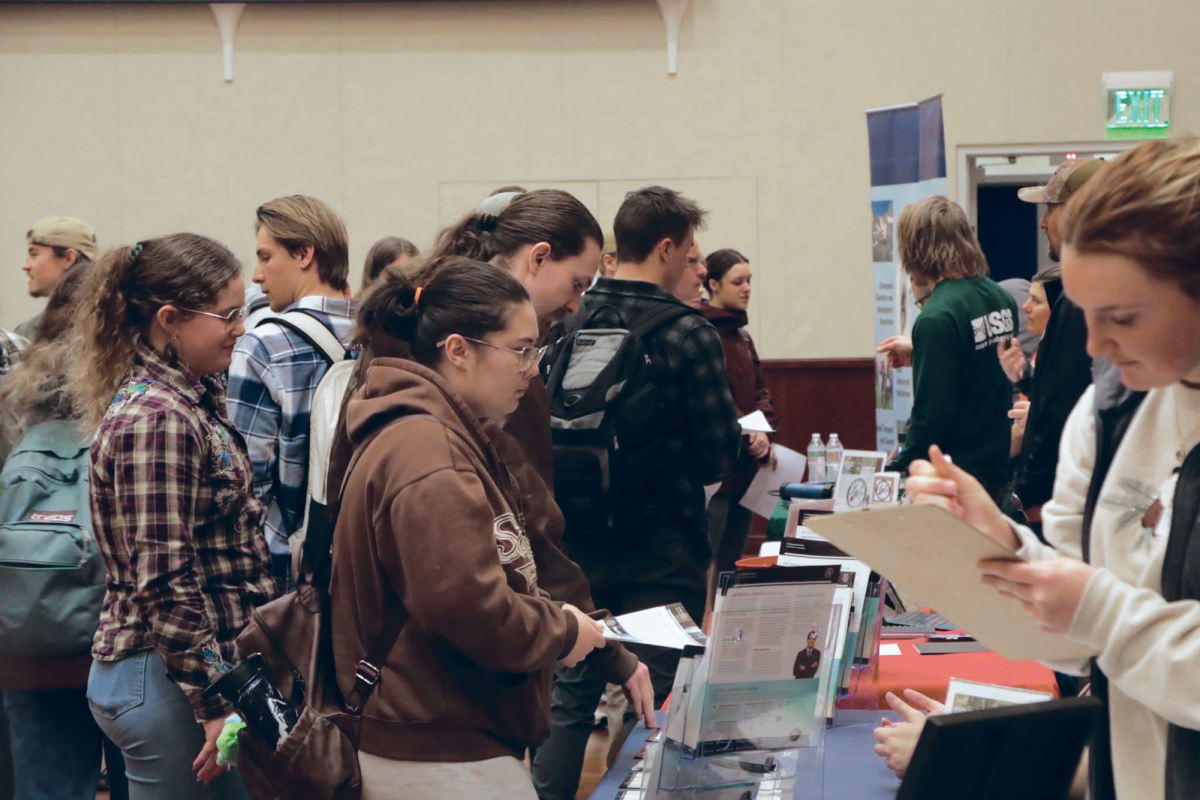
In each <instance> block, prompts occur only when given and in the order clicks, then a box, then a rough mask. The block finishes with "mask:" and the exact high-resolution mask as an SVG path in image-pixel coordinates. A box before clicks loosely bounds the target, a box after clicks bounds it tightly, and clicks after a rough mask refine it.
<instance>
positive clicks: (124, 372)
mask: <svg viewBox="0 0 1200 800" xmlns="http://www.w3.org/2000/svg"><path fill="white" fill-rule="evenodd" d="M241 271H242V265H241V264H240V263H239V262H238V260H237V258H236V257H235V256H234V255H233V253H232V252H230V251H229V248H227V247H225V245H223V244H221V243H220V242H218V241H216V240H215V239H210V238H208V237H207V236H200V235H199V234H195V233H174V234H171V235H169V236H160V237H158V238H157V239H148V240H146V241H144V242H139V243H138V244H136V245H133V246H132V247H130V246H123V247H115V248H112V249H110V250H109V251H108V252H106V253H105V254H104V256H103V257H102V258H101V259H100V261H99V263H98V264H96V266H95V267H94V268H93V269H92V270H91V274H89V275H88V277H87V281H86V284H85V286H84V287H83V288H82V292H83V301H82V302H81V303H80V307H79V312H78V313H79V316H78V318H77V320H76V326H75V328H76V331H75V347H76V352H77V353H78V360H77V362H76V364H75V367H74V369H73V370H72V375H71V378H72V383H73V384H74V388H75V392H76V394H77V395H78V401H79V404H80V410H81V411H82V412H83V414H84V416H85V418H86V420H87V422H88V424H89V425H91V426H97V425H99V424H100V420H101V419H102V418H103V417H104V412H105V411H106V410H107V408H108V406H109V404H110V403H111V402H112V398H113V397H114V396H115V395H116V393H117V391H118V390H119V389H120V388H121V385H122V384H123V383H124V382H125V381H126V380H127V379H128V378H129V372H130V370H131V369H132V367H133V359H134V353H135V351H136V349H137V344H138V340H139V339H140V338H141V337H143V336H145V335H146V334H147V332H148V331H149V330H150V326H151V324H152V323H153V321H154V316H155V315H156V314H157V313H158V311H159V309H161V308H162V307H163V306H167V305H172V306H176V307H178V308H181V309H187V308H205V307H207V306H210V305H212V304H213V303H215V302H216V301H217V298H218V296H219V295H220V294H221V292H222V291H223V290H224V289H225V287H226V286H228V285H229V282H230V281H231V280H233V279H234V278H235V277H237V276H238V275H239V274H241Z"/></svg>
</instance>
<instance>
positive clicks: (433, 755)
mask: <svg viewBox="0 0 1200 800" xmlns="http://www.w3.org/2000/svg"><path fill="white" fill-rule="evenodd" d="M359 327H360V329H361V330H360V334H365V335H367V336H369V337H371V338H374V337H378V336H387V337H389V338H390V339H392V340H394V341H396V342H399V343H403V344H404V345H406V346H407V351H408V357H407V358H375V359H374V360H373V361H372V362H371V363H370V366H369V367H368V369H367V371H366V375H365V379H364V381H363V383H362V385H361V387H360V388H359V390H358V392H357V393H356V394H355V395H354V397H353V398H352V399H351V400H350V401H349V403H348V405H347V407H346V415H345V416H346V421H347V432H348V435H349V439H350V443H351V444H352V446H353V447H354V453H353V457H352V460H351V463H350V469H349V473H348V475H347V478H346V487H345V492H344V494H343V497H342V503H341V507H340V511H339V514H338V520H337V529H336V533H335V535H334V545H333V571H332V579H331V583H330V594H331V598H332V600H331V602H332V614H333V618H332V619H333V623H332V628H333V647H334V654H335V658H336V662H337V675H338V683H339V684H340V686H341V688H342V690H343V691H344V692H346V693H347V694H349V693H350V692H351V690H352V689H353V688H354V686H355V683H356V675H357V674H359V673H361V672H362V670H364V669H366V670H368V674H371V675H374V676H377V679H378V683H377V685H376V686H375V690H374V692H373V693H372V694H371V695H370V698H369V700H368V701H367V703H366V705H365V707H364V708H363V727H362V734H361V739H360V741H359V750H360V753H359V759H360V763H361V766H362V776H363V797H364V799H365V800H384V799H386V798H399V797H435V796H436V797H449V798H471V800H473V799H474V798H476V797H505V798H527V799H528V800H533V798H536V794H535V792H534V790H533V785H532V782H531V779H530V776H529V773H528V771H527V770H526V768H525V765H524V763H523V762H522V759H523V758H524V755H525V751H526V749H527V748H528V747H530V746H532V745H536V744H537V743H538V742H540V741H541V740H542V739H544V738H545V736H546V734H547V731H548V727H549V717H550V682H551V677H552V675H553V669H554V664H555V662H558V661H561V662H562V663H565V664H568V665H574V664H576V663H577V662H578V661H580V660H581V659H582V658H583V657H584V656H586V655H587V654H588V653H590V652H591V651H592V650H594V649H596V648H598V647H602V646H603V644H604V638H603V635H602V633H601V630H602V629H601V626H600V625H599V624H598V623H596V622H594V621H592V620H591V619H589V618H588V617H587V616H586V615H585V614H584V613H583V612H581V611H580V610H579V609H578V608H576V607H574V606H572V605H569V604H562V605H560V604H559V603H556V602H554V601H553V600H551V599H550V597H549V596H548V595H547V594H546V592H544V591H543V590H542V589H541V587H540V585H539V580H538V578H539V576H538V567H537V565H536V563H535V558H534V553H533V549H532V547H531V545H530V541H529V538H528V536H527V534H526V530H525V504H524V502H523V500H522V495H521V493H520V491H519V489H518V487H517V485H516V483H515V481H514V479H513V476H512V475H511V473H510V472H509V471H508V468H507V467H506V466H505V464H504V462H503V461H502V460H501V458H500V456H499V455H498V454H497V452H496V450H495V449H494V447H493V445H492V441H491V438H490V436H489V434H488V430H487V427H486V426H487V425H488V423H491V422H495V421H498V420H502V419H504V418H505V417H506V416H508V415H509V414H511V413H512V412H513V410H514V409H516V407H517V404H518V403H519V402H520V401H521V397H522V396H523V395H524V394H525V391H526V389H527V388H528V386H529V382H530V379H531V378H533V377H534V376H535V375H536V374H537V367H538V362H539V361H540V359H541V357H542V354H543V352H544V348H541V347H539V346H538V319H537V314H536V312H535V311H534V307H533V303H532V302H531V301H530V299H529V295H528V294H527V293H526V291H525V289H524V288H523V287H522V286H521V284H520V283H519V282H518V281H517V280H516V279H515V278H513V277H512V276H511V275H509V274H508V273H507V272H506V271H505V270H503V269H501V268H500V267H496V266H492V265H490V264H484V263H481V262H477V261H472V260H470V259H466V258H458V257H450V258H446V259H442V260H441V261H440V262H439V264H438V268H437V269H436V270H435V271H433V272H432V273H431V274H430V276H429V278H428V280H427V281H425V282H424V283H423V284H422V285H421V286H419V287H418V286H416V285H414V284H413V283H412V282H410V281H409V280H408V279H407V278H406V277H404V276H403V275H402V274H401V273H400V272H399V271H398V270H389V271H388V272H387V273H386V277H385V278H384V280H383V281H382V282H381V283H380V284H379V285H377V286H376V287H374V288H373V289H372V291H371V292H370V293H369V294H368V295H367V297H366V298H365V300H364V302H363V306H362V308H361V309H360V312H359ZM371 652H386V653H388V655H387V656H386V657H385V658H382V659H378V661H379V662H381V663H374V664H370V665H369V666H364V661H365V660H366V659H367V658H368V653H371Z"/></svg>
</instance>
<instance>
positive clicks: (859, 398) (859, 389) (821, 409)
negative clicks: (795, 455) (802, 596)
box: [746, 358, 875, 555]
mask: <svg viewBox="0 0 1200 800" xmlns="http://www.w3.org/2000/svg"><path fill="white" fill-rule="evenodd" d="M762 369H763V376H764V377H765V378H766V379H767V386H768V387H769V388H770V390H771V400H772V402H773V403H774V405H775V413H776V414H777V415H778V416H779V434H778V435H777V436H776V437H775V441H776V442H777V443H779V444H782V445H785V446H786V447H790V448H791V449H793V450H796V451H798V452H801V453H803V452H805V451H806V450H807V449H808V441H809V439H811V438H812V435H813V434H814V433H820V434H821V439H822V440H823V441H827V440H828V439H829V434H831V433H836V434H837V435H838V438H839V439H841V441H842V444H843V445H845V446H846V448H847V449H851V450H874V449H875V361H874V360H873V359H870V358H855V359H840V358H835V359H809V360H777V361H763V362H762ZM766 530H767V525H766V520H764V519H762V518H761V517H757V516H756V517H755V518H754V526H753V527H752V528H751V531H750V541H749V543H748V544H747V546H746V554H747V555H758V549H759V547H760V545H761V544H762V542H763V539H764V537H765V535H766Z"/></svg>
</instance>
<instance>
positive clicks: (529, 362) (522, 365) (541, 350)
mask: <svg viewBox="0 0 1200 800" xmlns="http://www.w3.org/2000/svg"><path fill="white" fill-rule="evenodd" d="M462 338H464V339H466V340H467V341H468V342H471V343H472V344H482V345H485V346H486V347H491V348H492V349H494V350H503V351H505V352H506V353H512V354H513V355H515V356H516V357H517V372H528V371H529V370H530V369H532V368H533V367H536V366H537V365H538V364H541V363H542V357H543V356H544V355H546V351H547V350H549V349H550V346H549V345H546V346H545V347H522V348H521V349H520V350H514V349H512V348H511V347H502V346H501V345H498V344H492V343H491V342H485V341H483V340H482V339H472V338H471V337H469V336H464V337H462ZM446 341H447V340H446V339H443V340H442V341H440V342H438V347H441V346H442V345H444V344H445V343H446Z"/></svg>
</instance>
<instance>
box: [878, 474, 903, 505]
mask: <svg viewBox="0 0 1200 800" xmlns="http://www.w3.org/2000/svg"><path fill="white" fill-rule="evenodd" d="M899 498H900V473H899V472H877V473H875V491H874V492H873V493H872V494H871V505H886V504H888V503H897V502H899Z"/></svg>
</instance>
